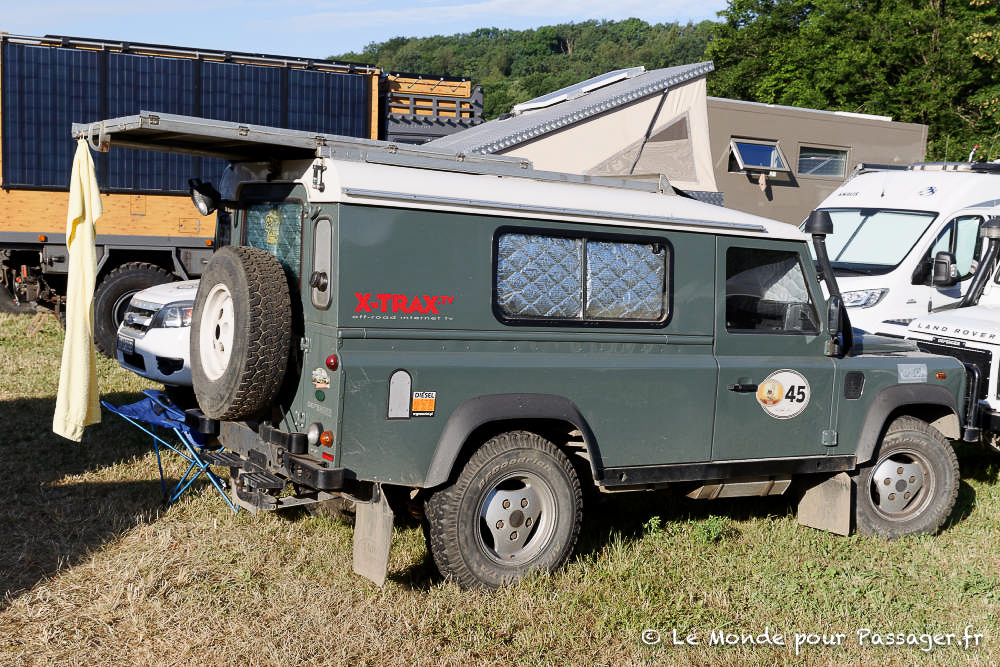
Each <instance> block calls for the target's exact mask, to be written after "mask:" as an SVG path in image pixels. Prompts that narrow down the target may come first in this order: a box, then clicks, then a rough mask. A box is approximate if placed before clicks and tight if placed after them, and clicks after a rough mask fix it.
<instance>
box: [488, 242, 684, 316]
mask: <svg viewBox="0 0 1000 667" xmlns="http://www.w3.org/2000/svg"><path fill="white" fill-rule="evenodd" d="M668 266H669V249H668V247H667V246H666V244H663V243H640V242H633V241H619V240H607V239H593V238H587V237H566V236H546V235H542V234H522V233H504V234H500V235H499V237H498V238H497V271H496V281H495V293H494V298H495V302H496V305H497V307H498V309H499V311H500V314H501V315H502V316H503V318H504V319H509V320H518V321H520V320H523V321H534V322H535V323H539V324H542V323H553V324H556V323H565V324H572V323H574V322H594V323H605V324H618V323H622V322H623V321H624V322H635V323H646V324H649V323H662V322H663V321H665V320H666V318H667V315H668V304H669V299H668V296H669V285H668V276H669V271H668Z"/></svg>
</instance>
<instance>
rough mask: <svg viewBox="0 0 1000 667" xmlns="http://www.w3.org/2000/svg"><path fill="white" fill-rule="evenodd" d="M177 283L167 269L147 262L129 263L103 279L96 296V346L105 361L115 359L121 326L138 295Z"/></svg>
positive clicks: (95, 293)
mask: <svg viewBox="0 0 1000 667" xmlns="http://www.w3.org/2000/svg"><path fill="white" fill-rule="evenodd" d="M173 280H174V277H173V276H172V275H171V274H170V273H169V272H167V271H165V270H164V269H161V268H160V267H158V266H156V265H155V264H149V263H147V262H129V263H127V264H122V265H121V266H119V267H117V268H116V269H115V270H114V271H112V272H111V273H109V274H108V275H106V276H104V280H102V281H101V284H100V285H98V286H97V290H96V291H95V292H94V345H95V346H96V347H97V350H98V351H99V352H100V353H101V354H103V355H104V356H105V357H111V358H114V357H115V346H116V345H117V343H118V325H119V324H121V323H122V319H123V318H124V317H125V311H126V310H128V304H129V302H130V301H131V300H132V296H133V295H134V294H135V293H136V292H140V291H142V290H144V289H146V288H147V287H152V286H153V285H161V284H163V283H169V282H172V281H173Z"/></svg>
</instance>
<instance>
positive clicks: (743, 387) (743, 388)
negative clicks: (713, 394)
mask: <svg viewBox="0 0 1000 667" xmlns="http://www.w3.org/2000/svg"><path fill="white" fill-rule="evenodd" d="M729 391H735V392H736V393H739V394H746V393H750V392H756V391H757V385H755V384H731V385H729Z"/></svg>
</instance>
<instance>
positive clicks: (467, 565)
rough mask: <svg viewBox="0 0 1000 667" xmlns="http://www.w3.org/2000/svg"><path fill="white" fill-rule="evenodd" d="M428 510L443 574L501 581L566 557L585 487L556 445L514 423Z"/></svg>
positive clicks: (473, 581) (489, 583)
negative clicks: (581, 487)
mask: <svg viewBox="0 0 1000 667" xmlns="http://www.w3.org/2000/svg"><path fill="white" fill-rule="evenodd" d="M425 511H426V516H427V527H428V537H429V539H428V543H429V546H430V550H431V555H432V556H433V558H434V563H435V564H436V565H437V568H438V570H439V571H440V572H441V574H442V575H444V576H445V577H447V578H452V579H454V580H455V581H457V582H458V584H459V585H460V586H462V587H463V588H497V587H499V586H501V585H504V584H508V583H513V582H515V581H517V580H519V579H521V578H522V577H524V575H525V574H527V573H528V572H530V571H533V570H541V571H544V572H550V571H552V570H555V569H556V568H558V567H560V566H561V565H563V564H564V563H565V562H566V561H567V560H568V559H569V556H570V554H571V553H572V551H573V547H574V546H575V545H576V539H577V536H578V535H579V533H580V523H581V520H582V518H583V495H582V492H581V490H580V481H579V479H578V478H577V476H576V472H575V470H574V469H573V465H572V464H571V463H570V461H569V459H567V458H566V455H565V454H563V453H562V452H561V451H560V450H559V449H557V448H556V446H555V445H553V444H552V443H551V442H549V441H548V440H546V439H544V438H542V437H541V436H538V435H536V434H534V433H528V432H526V431H511V432H508V433H502V434H500V435H498V436H496V437H494V438H492V439H490V440H488V441H487V442H486V443H485V444H483V445H482V446H481V447H480V448H479V449H478V450H477V451H476V452H475V453H474V454H473V455H472V457H471V458H470V459H469V462H468V463H466V464H465V466H464V467H463V468H462V470H461V472H460V473H459V475H458V478H457V479H456V480H455V482H454V483H453V484H451V485H449V486H447V487H445V488H443V489H441V490H439V491H436V492H435V493H434V494H433V495H432V496H431V497H430V499H429V500H428V501H427V505H426V508H425Z"/></svg>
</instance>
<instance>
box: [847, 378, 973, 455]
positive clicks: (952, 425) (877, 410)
mask: <svg viewBox="0 0 1000 667" xmlns="http://www.w3.org/2000/svg"><path fill="white" fill-rule="evenodd" d="M903 416H910V417H916V418H918V419H921V420H923V421H925V422H927V423H928V424H930V425H931V426H933V427H934V428H936V429H937V430H938V431H940V433H941V434H942V435H943V436H945V437H946V438H950V439H952V440H955V439H958V438H960V437H961V420H960V419H959V415H958V405H957V404H956V402H955V397H954V396H953V395H952V393H951V392H950V391H948V389H946V388H945V387H939V386H934V385H927V384H896V385H892V386H889V387H886V388H885V389H883V390H882V391H880V392H879V393H878V396H876V397H875V400H873V401H872V404H871V405H870V406H869V407H868V414H867V415H866V416H865V423H864V426H863V427H862V428H861V435H860V437H859V438H858V447H857V450H856V453H855V458H856V460H857V463H858V465H860V464H862V463H865V462H867V461H869V460H870V459H871V458H872V456H873V455H874V453H875V447H876V446H877V445H878V442H879V440H880V439H881V438H882V436H883V435H884V434H885V432H886V429H888V428H889V424H891V423H892V422H893V420H895V419H896V418H897V417H903Z"/></svg>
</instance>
